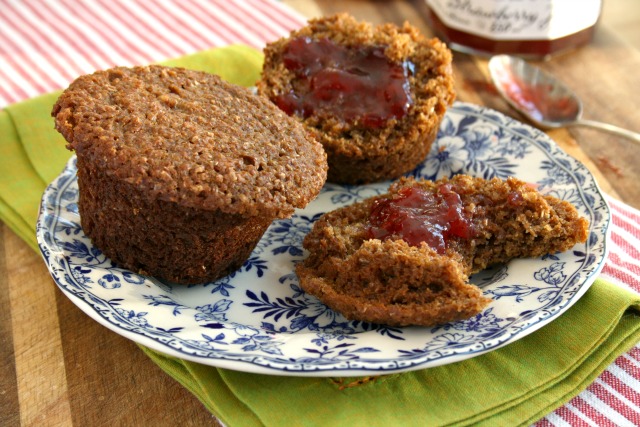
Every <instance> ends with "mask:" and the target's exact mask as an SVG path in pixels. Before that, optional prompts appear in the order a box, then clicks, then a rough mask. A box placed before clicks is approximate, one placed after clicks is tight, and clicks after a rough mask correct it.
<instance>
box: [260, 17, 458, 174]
mask: <svg viewBox="0 0 640 427" xmlns="http://www.w3.org/2000/svg"><path fill="white" fill-rule="evenodd" d="M297 37H311V38H312V39H316V40H321V39H329V40H331V41H333V42H335V43H338V44H340V45H344V46H349V47H353V48H354V49H357V48H358V47H361V46H385V47H386V48H385V55H386V56H387V57H388V58H389V59H390V60H391V61H393V62H396V63H401V62H403V61H410V62H411V63H413V64H414V66H415V72H414V73H413V74H412V75H410V77H409V83H410V86H411V93H412V97H413V100H414V105H413V106H412V107H411V108H410V110H409V113H408V114H407V115H406V116H404V117H402V118H401V119H399V120H398V119H391V120H389V121H388V122H387V125H386V126H384V127H382V128H380V129H371V128H367V127H363V126H361V125H360V124H359V123H358V122H357V121H356V122H355V123H346V122H345V121H344V120H341V119H340V118H339V117H333V116H327V115H316V114H313V115H311V116H309V117H307V118H299V119H300V120H301V121H302V122H303V123H304V124H305V126H307V128H309V129H311V130H312V131H313V132H314V133H315V134H316V135H317V137H318V139H319V140H320V142H321V143H322V145H323V146H324V148H325V150H326V151H327V155H328V162H329V175H328V178H327V179H328V181H330V182H336V183H346V184H359V183H365V182H374V181H381V180H385V179H391V178H396V177H398V176H400V175H402V174H403V173H406V172H408V171H410V170H412V169H413V168H415V167H416V166H417V165H418V164H419V163H420V162H421V161H422V160H424V158H425V156H426V155H427V153H428V152H429V149H430V147H431V144H432V142H433V140H434V139H435V137H436V134H437V131H438V126H439V125H440V121H441V120H442V117H443V116H444V114H445V112H446V109H447V108H448V107H449V105H451V104H452V103H453V100H454V98H455V94H454V87H453V77H452V71H451V61H452V56H451V52H450V51H449V49H447V47H446V46H445V45H444V44H443V43H442V42H440V41H439V40H437V39H428V38H426V37H424V36H423V35H421V34H420V32H419V31H418V30H417V29H416V28H415V27H412V26H411V25H409V24H408V23H405V24H404V25H403V26H402V27H398V26H396V25H393V24H384V25H379V26H373V25H371V24H369V23H366V22H358V21H356V20H355V19H354V18H353V17H351V16H349V15H347V14H338V15H335V16H330V17H324V18H319V19H312V20H310V21H309V24H308V25H307V26H306V27H304V28H302V29H300V30H297V31H293V32H292V33H291V34H290V35H289V37H288V38H283V39H280V40H278V41H276V42H274V43H271V44H268V45H267V46H266V48H265V49H264V54H265V61H264V66H263V72H262V77H261V80H260V81H259V82H258V83H257V88H258V93H259V94H261V95H263V96H265V97H267V98H269V99H275V98H276V97H277V96H278V95H281V94H285V93H289V92H290V91H291V90H294V89H296V80H295V76H294V74H293V73H292V71H290V70H288V69H287V68H286V67H285V65H284V61H283V54H284V52H285V49H286V46H287V44H288V43H289V41H290V40H292V39H295V38H297Z"/></svg>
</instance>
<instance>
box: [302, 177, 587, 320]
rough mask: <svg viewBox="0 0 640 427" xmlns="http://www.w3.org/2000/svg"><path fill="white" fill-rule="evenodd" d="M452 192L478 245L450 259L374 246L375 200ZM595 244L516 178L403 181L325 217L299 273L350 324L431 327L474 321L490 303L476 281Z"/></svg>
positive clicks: (456, 244)
mask: <svg viewBox="0 0 640 427" xmlns="http://www.w3.org/2000/svg"><path fill="white" fill-rule="evenodd" d="M444 183H450V184H452V186H453V188H454V189H455V192H456V193H458V194H459V195H460V198H461V200H462V204H463V206H464V208H465V211H466V212H467V213H468V214H469V215H470V217H471V218H472V223H473V224H474V227H475V230H476V232H475V233H474V235H473V237H471V238H460V237H451V238H450V240H449V241H448V243H447V249H446V253H444V254H439V253H438V252H436V251H435V250H434V249H432V248H430V247H428V246H427V245H426V244H425V243H424V242H423V243H422V244H421V246H418V247H414V246H410V245H408V244H407V243H406V242H405V241H404V240H402V239H401V238H400V237H397V236H394V237H392V238H390V239H387V240H383V241H381V240H378V239H370V238H369V234H368V224H369V215H370V212H371V207H372V205H373V203H374V201H375V200H376V199H380V198H392V197H394V195H396V194H398V191H399V190H400V189H402V188H405V187H409V186H419V187H420V188H423V189H426V190H428V191H430V192H436V191H437V188H438V186H439V185H441V184H444ZM514 194H517V195H518V196H517V199H518V202H517V203H514V202H513V200H514V196H513V195H514ZM587 235H588V221H587V220H586V219H584V218H582V217H580V216H579V214H578V212H577V211H576V209H575V208H574V207H573V206H572V205H571V204H570V203H568V202H566V201H561V200H559V199H557V198H554V197H551V196H544V195H541V194H540V193H539V192H537V191H536V190H534V189H533V188H531V187H530V186H528V185H527V184H526V183H524V182H522V181H519V180H517V179H515V178H509V179H507V180H506V181H502V180H498V179H492V180H484V179H482V178H472V177H469V176H466V175H458V176H455V177H454V178H452V179H450V180H449V179H443V180H440V181H436V182H433V181H415V180H413V179H402V180H401V181H399V182H397V183H395V184H393V185H392V186H391V188H390V190H389V193H387V194H385V195H382V196H378V197H374V198H370V199H367V200H364V201H362V202H359V203H356V204H353V205H351V206H347V207H344V208H340V209H336V210H334V211H332V212H329V213H327V214H325V215H323V216H322V217H321V218H320V219H319V220H318V221H317V222H316V224H314V227H313V229H312V231H311V232H310V233H309V234H308V235H307V236H306V238H305V240H304V247H305V248H306V249H307V250H308V251H309V252H310V254H309V257H308V258H307V259H306V260H305V261H304V262H302V263H300V264H298V266H297V268H296V272H297V274H298V277H299V279H300V284H301V286H302V288H303V289H304V290H305V291H306V292H308V293H310V294H313V295H315V296H317V297H318V298H319V299H320V300H321V301H322V302H324V303H325V304H326V305H328V306H329V307H331V308H332V309H334V310H336V311H338V312H340V313H342V314H343V315H344V316H346V317H347V318H349V319H356V320H362V321H368V322H374V323H384V324H389V325H396V326H407V325H423V326H431V325H435V324H439V323H444V322H449V321H453V320H459V319H465V318H469V317H471V316H473V315H475V314H477V313H479V312H480V311H481V310H482V309H483V308H484V307H485V306H486V305H487V304H488V303H489V302H490V300H489V299H487V298H485V297H484V296H483V295H482V292H481V290H480V289H479V288H477V287H476V286H474V285H472V284H469V282H468V277H469V275H471V274H473V273H475V272H478V271H480V270H483V269H485V268H487V267H489V266H491V265H495V264H500V263H504V262H507V261H509V260H511V259H513V258H520V257H535V256H541V255H544V254H548V253H555V252H558V251H565V250H568V249H570V248H571V247H573V246H574V245H575V244H576V243H578V242H584V241H585V240H586V238H587Z"/></svg>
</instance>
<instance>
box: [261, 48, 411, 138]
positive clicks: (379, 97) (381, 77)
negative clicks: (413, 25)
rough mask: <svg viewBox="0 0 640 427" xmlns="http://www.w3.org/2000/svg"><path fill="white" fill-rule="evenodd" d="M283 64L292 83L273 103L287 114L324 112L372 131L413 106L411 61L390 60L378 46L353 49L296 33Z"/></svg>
mask: <svg viewBox="0 0 640 427" xmlns="http://www.w3.org/2000/svg"><path fill="white" fill-rule="evenodd" d="M283 62H284V65H285V67H286V68H287V69H288V70H290V71H292V72H293V73H294V75H295V82H294V85H293V89H292V90H291V91H290V92H288V93H284V94H281V95H278V96H277V97H276V98H275V99H273V101H274V102H275V103H276V105H278V107H280V109H281V110H283V111H284V112H285V113H287V114H289V115H293V114H295V115H298V116H300V117H304V118H306V117H309V116H311V115H314V114H317V115H329V116H333V117H336V118H340V119H341V120H344V121H345V122H347V123H354V122H359V124H360V125H361V126H363V127H366V128H374V129H376V128H381V127H383V126H384V125H385V124H386V123H387V121H388V120H390V119H393V118H395V119H400V118H402V117H403V116H405V115H406V114H407V112H408V111H409V108H410V107H411V105H412V104H413V100H412V98H411V90H410V85H409V74H410V73H411V72H412V70H413V64H412V63H410V62H409V61H405V62H403V63H400V64H398V63H394V62H392V61H390V60H389V59H388V58H387V57H386V56H385V54H384V47H382V46H361V47H359V48H357V49H355V48H350V47H346V46H342V45H339V44H337V43H335V42H333V41H331V40H329V39H326V38H324V39H312V38H310V37H298V38H295V39H293V40H291V41H290V42H289V44H288V45H287V47H286V49H285V51H284V57H283Z"/></svg>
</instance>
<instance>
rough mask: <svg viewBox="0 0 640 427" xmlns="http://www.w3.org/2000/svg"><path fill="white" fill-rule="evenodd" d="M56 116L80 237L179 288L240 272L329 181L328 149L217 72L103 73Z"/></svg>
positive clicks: (83, 82) (60, 105) (79, 83)
mask: <svg viewBox="0 0 640 427" xmlns="http://www.w3.org/2000/svg"><path fill="white" fill-rule="evenodd" d="M52 115H53V116H54V117H55V127H56V129H57V130H58V131H59V132H60V133H61V134H62V135H63V136H64V138H65V139H66V141H67V148H68V149H70V150H75V152H76V154H77V166H78V185H79V190H80V195H79V210H80V216H81V222H82V227H83V230H84V232H85V233H86V234H87V236H89V237H90V238H91V240H92V242H93V244H94V245H95V246H96V247H98V248H99V249H101V250H102V251H103V252H104V254H105V255H107V256H108V257H110V258H111V259H112V260H113V261H115V262H116V263H117V264H118V265H120V266H122V267H125V268H127V269H130V270H132V271H134V272H139V273H142V274H148V275H153V276H156V277H159V278H162V279H165V280H169V281H172V282H177V283H184V284H190V283H200V282H207V281H211V280H215V279H217V278H219V277H222V276H224V275H226V274H228V273H230V272H231V271H233V270H235V269H237V268H239V267H240V266H241V265H242V263H243V262H244V261H245V260H246V259H247V258H248V256H249V255H250V253H251V251H252V250H253V248H254V247H255V245H256V244H257V242H258V241H259V239H260V238H261V236H262V235H263V233H264V232H265V231H266V228H267V227H268V226H269V225H270V224H271V222H272V221H273V220H274V219H276V218H283V217H287V216H290V215H291V214H292V213H293V211H294V209H295V208H301V207H304V206H305V205H306V204H307V203H308V202H309V201H310V200H312V199H313V198H315V196H316V195H317V193H318V192H319V191H320V189H321V187H322V185H323V184H324V182H325V179H326V170H327V164H326V155H325V153H324V152H323V149H322V146H321V145H320V144H319V143H318V142H317V141H315V140H314V138H313V137H312V136H310V135H309V133H308V132H307V131H306V130H305V129H304V128H303V127H302V126H301V125H300V124H299V123H298V122H297V121H295V120H293V119H292V118H290V117H288V116H287V115H286V114H284V113H282V112H281V111H280V110H279V109H278V108H276V107H275V106H273V105H272V104H271V103H269V102H268V101H266V100H264V99H262V98H260V97H258V96H256V95H253V94H252V93H251V92H250V91H249V90H247V89H245V88H241V87H238V86H235V85H232V84H229V83H227V82H224V81H222V80H221V79H220V78H219V77H218V76H215V75H212V74H209V73H204V72H200V71H190V70H185V69H181V68H170V67H163V66H156V65H152V66H146V67H132V68H125V67H118V68H113V69H110V70H105V71H98V72H96V73H94V74H90V75H86V76H81V77H79V78H78V79H77V80H75V81H74V82H73V83H72V84H71V85H70V86H69V88H68V89H66V90H65V91H64V92H63V94H62V95H61V96H60V97H59V99H58V100H57V102H56V104H55V106H54V108H53V111H52Z"/></svg>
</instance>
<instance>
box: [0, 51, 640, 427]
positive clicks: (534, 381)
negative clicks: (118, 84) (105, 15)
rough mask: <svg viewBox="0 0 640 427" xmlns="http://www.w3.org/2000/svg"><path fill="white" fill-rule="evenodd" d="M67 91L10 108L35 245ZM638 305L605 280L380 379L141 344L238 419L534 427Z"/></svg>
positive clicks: (600, 365) (604, 359) (6, 172)
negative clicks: (554, 315)
mask: <svg viewBox="0 0 640 427" xmlns="http://www.w3.org/2000/svg"><path fill="white" fill-rule="evenodd" d="M261 61H262V56H261V54H260V53H259V52H257V51H255V50H252V49H250V48H247V47H243V46H232V47H229V48H224V49H216V50H210V51H205V52H201V53H198V54H195V55H190V56H187V57H183V58H179V59H176V60H172V61H169V62H166V64H170V65H174V66H178V65H179V66H184V67H188V68H196V69H201V70H205V71H210V72H214V73H217V74H220V75H222V76H223V77H224V78H226V79H227V80H229V81H232V82H235V83H237V84H242V85H251V84H253V83H254V82H255V81H256V79H257V78H258V75H259V70H260V65H261ZM57 95H58V94H57V93H56V94H49V95H44V96H41V97H38V98H35V99H31V100H28V101H25V102H22V103H19V104H15V105H12V106H10V107H8V108H6V109H5V110H4V111H1V112H0V135H1V136H0V138H2V139H0V144H1V147H2V153H3V155H2V156H0V168H1V175H0V217H1V219H2V220H3V221H4V222H5V223H6V224H7V225H8V226H9V227H11V229H13V230H14V231H15V232H16V233H17V234H18V235H19V236H20V237H22V238H23V239H24V240H25V241H26V242H27V243H28V244H29V245H31V246H32V247H33V248H34V249H36V250H37V243H36V239H35V232H34V224H35V221H36V216H37V210H38V203H39V201H40V197H41V195H42V192H43V191H44V188H45V186H46V185H47V183H49V182H50V181H52V180H53V179H54V178H55V177H56V176H57V175H58V174H59V173H60V172H61V170H62V168H63V166H64V164H65V162H66V160H67V159H68V158H69V156H70V153H69V152H68V151H67V150H66V149H65V148H64V141H63V139H62V137H61V136H60V135H58V133H57V132H56V131H55V130H54V129H53V120H52V118H51V117H50V111H51V107H52V105H53V103H54V102H55V99H56V97H57ZM639 308H640V298H639V297H638V296H637V295H636V294H633V293H631V292H628V291H625V290H623V289H622V288H619V287H617V286H613V285H611V284H608V283H606V282H605V281H603V280H597V281H596V282H595V283H594V284H593V285H592V287H591V288H590V289H589V291H588V292H587V293H586V295H585V296H584V297H583V298H581V299H580V301H578V302H577V303H576V304H575V305H574V306H573V307H571V308H570V309H569V310H568V311H567V312H566V313H565V314H563V315H562V316H560V317H559V318H558V319H557V320H555V321H553V322H552V323H550V324H549V325H547V326H545V327H544V328H542V329H541V330H539V331H537V332H534V333H533V334H531V335H529V336H527V337H525V338H523V339H521V340H519V341H516V342H515V343H512V344H510V345H508V346H506V347H504V348H501V349H499V350H496V351H493V352H491V353H488V354H485V355H483V356H479V357H476V358H473V359H469V360H466V361H464V362H460V363H455V364H450V365H445V366H441V367H437V368H432V369H425V370H420V371H414V372H409V373H403V374H390V375H385V376H379V377H362V378H338V377H336V378H301V377H282V376H271V375H258V374H248V373H243V372H236V371H232V370H226V369H217V368H213V367H209V366H204V365H201V364H198V363H193V362H187V361H184V360H179V359H175V358H172V357H168V356H166V355H163V354H161V353H158V352H155V351H152V350H150V349H148V348H145V347H142V350H143V351H144V352H145V353H146V354H147V355H148V356H149V357H150V358H151V359H152V360H153V361H154V362H155V363H157V364H158V365H159V366H160V367H161V368H162V369H163V370H164V371H165V372H167V373H168V374H169V375H171V376H172V377H173V378H175V379H176V380H177V381H179V382H180V383H181V384H182V385H184V386H185V387H186V388H187V389H189V390H190V391H191V392H192V393H193V394H194V395H196V396H197V397H198V399H200V400H201V401H202V403H203V404H204V405H205V406H206V407H207V408H208V409H209V410H210V411H211V412H212V413H213V414H215V415H216V416H217V417H218V418H219V419H220V420H221V421H222V422H223V423H225V424H226V425H228V426H230V427H234V426H253V425H255V426H259V425H271V426H283V425H290V424H295V425H308V426H314V425H348V426H353V425H367V426H376V425H380V426H383V425H384V426H388V425H406V426H413V425H420V426H431V425H433V426H435V425H487V426H489V425H491V426H494V425H528V424H530V423H532V422H534V421H536V420H537V419H539V418H541V417H543V416H544V415H546V414H548V413H549V412H551V411H552V410H553V409H554V408H556V407H558V406H560V405H562V404H563V403H565V402H567V401H569V400H570V399H571V398H572V397H573V396H575V395H577V394H578V393H579V392H580V391H582V390H583V389H584V388H585V387H586V386H587V385H589V384H590V383H591V382H592V381H593V380H594V379H595V378H596V377H597V376H598V375H599V374H600V372H602V371H603V370H604V369H605V368H606V367H607V366H608V365H609V364H610V363H611V362H612V361H613V360H614V359H615V358H616V357H617V356H618V355H620V354H622V353H623V352H625V351H627V350H628V349H630V348H631V347H633V346H634V345H635V344H636V343H637V342H638V341H639V340H640V317H639V316H638V314H639Z"/></svg>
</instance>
